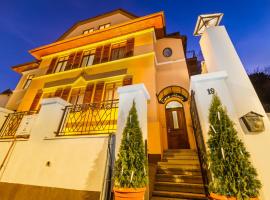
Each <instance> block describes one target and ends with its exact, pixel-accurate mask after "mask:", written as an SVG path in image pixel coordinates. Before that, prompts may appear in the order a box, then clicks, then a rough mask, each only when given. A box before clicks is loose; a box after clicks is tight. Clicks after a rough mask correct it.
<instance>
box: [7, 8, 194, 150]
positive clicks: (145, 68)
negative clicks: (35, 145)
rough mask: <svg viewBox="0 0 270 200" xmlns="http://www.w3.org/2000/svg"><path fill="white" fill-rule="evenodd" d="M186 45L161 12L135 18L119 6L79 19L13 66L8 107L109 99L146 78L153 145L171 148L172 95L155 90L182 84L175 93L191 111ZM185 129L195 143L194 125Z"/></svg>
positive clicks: (25, 108) (22, 108) (23, 108)
mask: <svg viewBox="0 0 270 200" xmlns="http://www.w3.org/2000/svg"><path fill="white" fill-rule="evenodd" d="M103 24H105V26H103ZM185 47H186V38H185V36H181V35H180V34H172V35H167V34H166V30H165V21H164V15H163V13H162V12H160V13H156V14H152V15H148V16H145V17H135V16H133V15H131V14H129V13H126V12H124V11H116V12H112V13H109V14H105V15H102V16H99V17H96V18H92V19H89V20H85V21H82V22H79V23H76V24H75V25H74V26H73V27H71V29H69V30H68V31H67V32H66V33H65V34H64V35H62V36H61V37H60V38H59V39H58V40H57V41H56V42H54V43H52V44H49V45H46V46H42V47H39V48H36V49H33V50H31V51H30V53H31V54H32V55H33V56H34V57H35V58H36V59H37V61H34V62H32V63H27V64H23V65H19V66H15V67H13V70H15V71H16V72H19V73H21V74H22V78H21V80H20V81H19V83H18V85H17V87H16V89H15V90H14V94H13V96H12V98H11V99H10V100H9V102H8V104H7V106H6V107H7V108H8V109H11V110H17V111H29V110H32V111H34V110H38V109H39V105H40V101H41V100H42V99H44V98H50V97H61V98H63V99H64V100H66V101H68V102H70V103H71V104H88V103H95V102H103V101H111V100H116V99H118V95H117V88H118V87H120V86H124V85H130V84H137V83H143V84H144V85H145V86H146V88H147V90H148V91H149V94H150V99H151V100H150V101H149V103H148V109H149V112H148V124H149V127H148V129H149V131H148V134H149V135H148V138H149V139H148V140H149V141H148V142H149V150H150V153H152V154H161V152H162V151H163V149H167V147H168V144H167V134H166V132H167V131H166V120H165V113H164V111H165V109H164V108H165V105H164V104H166V103H168V101H171V100H172V99H173V98H172V96H168V97H167V99H165V101H164V100H163V101H162V102H161V101H160V102H158V100H157V98H156V95H157V94H159V93H160V92H163V91H162V90H163V89H165V88H167V87H170V86H178V87H179V88H183V90H182V91H180V90H179V91H176V92H174V93H173V94H176V95H177V94H180V95H184V97H185V96H186V98H184V101H183V102H181V103H183V105H184V109H186V110H189V108H188V96H189V94H188V92H187V90H188V89H189V74H188V67H187V62H186V57H185V54H186V52H185ZM169 89H170V88H169ZM176 89H177V88H176ZM165 92H166V91H165ZM160 98H164V97H163V96H161V97H160ZM175 98H176V99H179V98H178V97H177V96H176V97H175ZM180 99H181V98H180ZM177 101H178V100H177ZM185 115H186V118H187V119H189V118H190V116H189V114H188V112H186V113H185ZM187 121H189V120H187ZM186 127H187V129H188V128H189V127H190V124H189V122H187V124H186ZM187 132H189V137H188V139H189V144H188V145H189V146H191V147H192V148H195V144H194V139H193V138H192V130H188V131H187Z"/></svg>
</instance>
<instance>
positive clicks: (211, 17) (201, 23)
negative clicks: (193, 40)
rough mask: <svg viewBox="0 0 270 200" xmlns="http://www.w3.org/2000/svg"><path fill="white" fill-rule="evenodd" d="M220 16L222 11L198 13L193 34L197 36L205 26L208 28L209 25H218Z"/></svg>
mask: <svg viewBox="0 0 270 200" xmlns="http://www.w3.org/2000/svg"><path fill="white" fill-rule="evenodd" d="M222 17H223V13H214V14H206V15H200V16H199V17H198V19H197V23H196V26H195V30H194V33H193V34H194V35H195V36H199V35H202V33H203V32H204V30H205V29H206V28H209V27H211V26H218V25H219V23H220V21H221V19H222Z"/></svg>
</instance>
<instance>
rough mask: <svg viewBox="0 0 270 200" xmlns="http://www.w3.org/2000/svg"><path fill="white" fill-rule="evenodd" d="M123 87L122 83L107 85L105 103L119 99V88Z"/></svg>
mask: <svg viewBox="0 0 270 200" xmlns="http://www.w3.org/2000/svg"><path fill="white" fill-rule="evenodd" d="M121 85H122V82H120V81H118V82H113V83H107V84H106V86H105V93H104V98H103V99H104V101H110V100H115V99H118V98H119V97H118V93H117V88H118V87H120V86H121Z"/></svg>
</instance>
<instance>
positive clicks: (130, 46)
mask: <svg viewBox="0 0 270 200" xmlns="http://www.w3.org/2000/svg"><path fill="white" fill-rule="evenodd" d="M133 52H134V38H130V39H128V40H127V46H126V57H130V56H133Z"/></svg>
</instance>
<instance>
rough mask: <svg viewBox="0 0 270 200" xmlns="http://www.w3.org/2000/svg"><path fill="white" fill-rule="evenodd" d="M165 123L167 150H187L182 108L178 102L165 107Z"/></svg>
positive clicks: (187, 143) (187, 144) (172, 102)
mask: <svg viewBox="0 0 270 200" xmlns="http://www.w3.org/2000/svg"><path fill="white" fill-rule="evenodd" d="M166 122H167V137H168V147H169V149H189V142H188V135H187V129H186V123H185V114H184V108H183V106H182V105H181V104H180V103H179V102H177V101H171V102H169V103H168V104H167V105H166Z"/></svg>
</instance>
